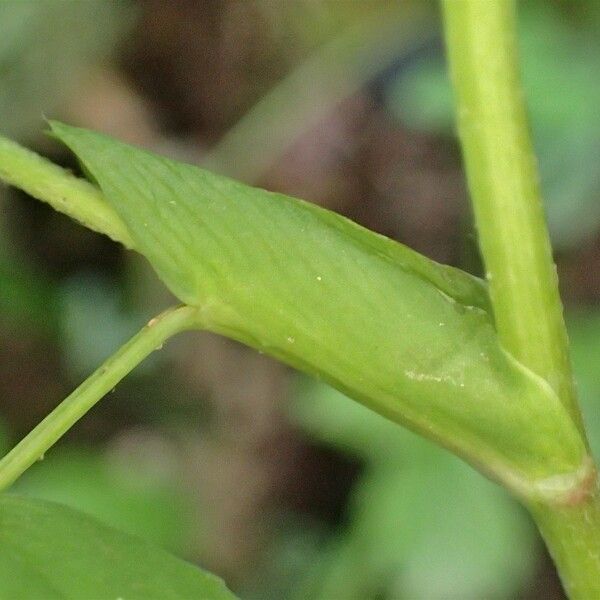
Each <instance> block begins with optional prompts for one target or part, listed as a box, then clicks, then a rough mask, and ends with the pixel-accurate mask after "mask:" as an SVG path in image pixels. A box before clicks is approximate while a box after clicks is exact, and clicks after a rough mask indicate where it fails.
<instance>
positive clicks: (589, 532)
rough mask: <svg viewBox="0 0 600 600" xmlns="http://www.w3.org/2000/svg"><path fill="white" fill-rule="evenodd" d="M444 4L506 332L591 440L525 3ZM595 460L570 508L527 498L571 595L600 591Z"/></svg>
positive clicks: (465, 141)
mask: <svg viewBox="0 0 600 600" xmlns="http://www.w3.org/2000/svg"><path fill="white" fill-rule="evenodd" d="M443 7H444V17H445V26H446V36H447V45H448V57H449V61H450V68H451V74H452V77H453V82H454V87H455V91H456V96H457V114H458V124H459V133H460V138H461V143H462V148H463V154H464V158H465V163H466V169H467V179H468V182H469V188H470V191H471V196H472V201H473V206H474V209H475V217H476V222H477V225H478V229H479V242H480V247H481V251H482V255H483V259H484V263H485V266H486V270H487V274H488V275H487V277H488V281H489V284H490V296H491V300H492V305H493V307H494V315H495V319H496V323H497V328H498V335H499V337H500V340H501V342H502V344H503V346H504V347H505V348H506V349H507V350H508V351H509V352H511V353H512V354H513V355H514V356H516V357H517V358H518V359H519V360H520V361H521V362H522V363H524V364H525V365H526V366H527V367H528V368H530V369H531V370H533V371H534V372H536V373H537V374H538V375H540V376H541V377H543V378H544V379H545V380H546V381H547V382H548V383H549V384H550V386H552V388H553V389H554V390H555V391H556V393H557V394H558V396H559V397H560V400H561V402H562V403H563V405H564V406H565V408H566V409H567V410H568V411H569V413H570V414H571V418H572V419H573V422H574V423H576V424H577V426H578V427H579V429H580V431H581V432H582V437H583V438H584V439H585V432H584V428H583V423H582V419H581V415H580V411H579V406H578V403H577V399H576V396H575V390H574V384H573V377H572V374H571V368H570V364H569V356H568V339H567V334H566V328H565V324H564V320H563V316H562V305H561V301H560V296H559V293H558V283H557V277H556V269H555V267H554V263H553V260H552V253H551V248H550V242H549V237H548V231H547V228H546V224H545V220H544V215H543V210H542V204H541V198H540V194H539V190H538V174H537V170H536V166H535V157H534V155H533V151H532V148H531V141H530V139H529V132H528V127H527V121H526V114H525V106H524V102H523V94H522V91H521V85H520V79H519V72H518V61H517V43H516V39H515V31H516V4H515V2H514V1H510V0H497V1H496V2H489V3H484V2H481V1H479V0H460V1H459V0H456V1H452V0H445V1H444V3H443ZM530 427H531V428H535V427H537V422H536V421H535V420H532V421H531V424H530ZM586 443H587V442H586ZM589 465H590V468H589V472H588V474H587V476H586V477H585V478H584V479H582V481H581V486H580V488H579V490H576V489H574V490H573V493H572V494H571V497H570V498H569V499H568V502H566V503H565V505H563V506H558V505H556V504H552V503H537V502H529V503H528V504H529V508H530V511H531V513H532V515H533V517H534V519H535V521H536V523H537V524H538V526H539V528H540V530H541V532H542V535H543V536H544V539H545V540H546V543H547V545H548V549H549V551H550V554H551V555H552V557H553V558H554V560H555V562H556V565H557V567H558V571H559V573H560V576H561V579H562V581H563V584H564V586H565V589H566V590H567V593H568V594H569V595H570V597H571V598H581V599H586V600H587V599H590V598H597V597H598V596H599V595H600V508H599V507H600V490H599V489H598V479H597V474H596V471H595V468H594V465H593V462H592V461H591V459H590V463H589Z"/></svg>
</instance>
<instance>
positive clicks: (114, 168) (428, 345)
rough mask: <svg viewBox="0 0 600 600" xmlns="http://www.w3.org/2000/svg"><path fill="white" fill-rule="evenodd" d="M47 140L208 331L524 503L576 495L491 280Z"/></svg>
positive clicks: (78, 145)
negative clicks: (342, 396) (506, 341)
mask: <svg viewBox="0 0 600 600" xmlns="http://www.w3.org/2000/svg"><path fill="white" fill-rule="evenodd" d="M52 129H53V133H54V135H55V136H56V137H58V138H59V139H61V140H62V141H63V142H64V143H66V144H67V145H68V146H69V147H70V148H71V149H72V150H73V151H74V152H75V154H76V155H77V156H78V158H79V159H80V160H81V161H82V163H83V165H84V167H85V169H86V170H87V171H88V172H89V173H90V174H91V175H92V176H93V177H94V179H95V180H96V181H97V182H98V185H99V186H100V188H101V190H102V192H103V194H104V196H105V198H106V201H107V202H108V203H109V204H111V205H112V207H113V208H114V210H115V211H116V212H117V213H118V214H119V216H120V217H121V218H122V220H123V222H124V224H125V225H126V227H127V229H128V230H129V232H130V234H131V237H132V238H133V240H134V244H135V247H136V248H137V249H138V250H139V251H140V252H142V253H143V254H144V255H145V256H146V257H147V258H148V259H149V260H150V262H151V263H152V265H153V266H154V268H155V269H156V271H157V273H158V274H159V276H160V277H161V278H162V279H163V281H164V282H165V283H166V284H167V286H168V287H169V288H170V289H171V291H173V293H175V294H176V295H177V296H178V297H179V298H180V299H181V300H183V301H184V302H186V303H187V304H190V305H192V306H196V307H197V308H198V309H199V310H198V323H197V325H198V327H199V328H206V329H210V330H212V331H215V332H218V333H222V334H225V335H228V336H230V337H232V338H235V339H238V340H240V341H242V342H244V343H247V344H248V345H251V346H253V347H255V348H257V349H259V350H261V351H263V352H266V353H268V354H270V355H272V356H275V357H277V358H279V359H281V360H283V361H285V362H287V363H288V364H291V365H293V366H295V367H297V368H299V369H301V370H304V371H306V372H308V373H310V374H312V375H316V376H319V377H323V378H324V379H325V380H327V381H328V382H329V383H331V384H333V385H334V386H335V387H338V388H339V389H341V390H343V391H345V392H346V393H347V394H348V395H349V396H351V397H353V398H355V399H357V400H359V401H361V402H363V403H364V404H366V405H367V406H369V407H370V408H372V409H374V410H376V411H378V412H380V413H382V414H384V415H386V416H388V417H390V418H391V419H393V420H395V421H397V422H400V423H403V424H405V425H407V426H409V427H411V428H412V429H415V430H417V431H419V432H421V433H423V434H425V435H426V436H427V437H429V438H432V439H435V440H437V441H439V442H440V443H442V444H443V445H445V446H447V447H450V448H452V449H453V450H455V451H456V452H457V453H459V454H460V455H462V456H463V457H465V458H467V460H470V461H471V462H472V463H474V464H476V465H477V466H478V467H479V468H480V469H481V470H483V471H484V472H486V473H488V474H489V475H491V476H492V477H494V478H496V479H499V480H501V481H502V482H503V483H504V484H505V485H507V486H508V487H510V488H511V489H512V490H513V491H515V492H516V493H518V494H521V495H525V496H528V497H549V498H553V499H555V500H557V499H559V498H560V497H561V496H562V495H563V494H564V493H568V491H569V489H570V488H572V487H573V486H576V485H577V484H578V481H579V479H580V478H581V477H582V476H583V473H584V472H585V470H586V469H587V463H586V462H585V456H586V453H585V448H584V445H583V442H582V440H581V438H580V436H579V433H578V432H577V429H576V428H575V426H574V425H573V423H572V421H571V420H570V419H569V417H568V414H567V413H566V411H565V410H564V408H563V407H562V405H561V404H560V402H559V400H558V398H557V397H556V395H555V394H554V393H553V391H552V389H551V387H550V386H548V385H547V384H545V382H543V381H542V380H541V379H540V378H538V377H536V376H535V375H533V374H532V373H531V372H529V371H528V370H527V369H525V368H524V367H523V366H522V365H520V364H519V363H518V362H516V361H515V360H514V359H513V358H512V357H510V356H509V355H508V354H506V353H505V352H504V351H503V350H502V348H501V347H500V344H499V343H498V338H497V336H496V333H495V330H494V326H493V322H492V319H491V317H490V315H489V314H488V312H486V310H485V308H486V307H487V300H486V295H485V292H484V288H483V287H482V284H481V282H479V281H478V280H476V279H475V278H473V277H470V276H468V275H466V274H464V273H462V272H460V271H457V270H456V269H450V268H448V267H443V266H440V265H437V264H436V263H434V262H432V261H429V260H428V259H426V258H424V257H422V256H420V255H418V254H416V253H415V252H413V251H411V250H409V249H407V248H405V247H404V246H402V245H400V244H397V243H395V242H393V241H391V240H389V239H387V238H384V237H382V236H379V235H376V234H374V233H372V232H370V231H368V230H365V229H363V228H362V227H359V226H358V225H356V224H354V223H352V222H350V221H348V220H347V219H344V218H342V217H340V216H338V215H335V214H334V213H331V212H329V211H325V210H323V209H320V208H317V207H315V206H313V205H310V204H307V203H304V202H301V201H298V200H294V199H292V198H289V197H286V196H282V195H279V194H272V193H268V192H265V191H263V190H258V189H254V188H250V187H247V186H244V185H242V184H239V183H236V182H234V181H231V180H229V179H226V178H223V177H219V176H215V175H213V174H211V173H209V172H207V171H203V170H201V169H198V168H196V167H193V166H190V165H185V164H182V163H177V162H174V161H170V160H167V159H164V158H161V157H158V156H155V155H153V154H150V153H147V152H144V151H141V150H139V149H136V148H133V147H131V146H128V145H126V144H123V143H121V142H117V141H115V140H112V139H110V138H108V137H105V136H103V135H100V134H96V133H93V132H89V131H86V130H82V129H77V128H73V127H68V126H66V125H62V124H59V123H52ZM531 422H535V423H536V427H535V429H532V428H531V427H530V423H531Z"/></svg>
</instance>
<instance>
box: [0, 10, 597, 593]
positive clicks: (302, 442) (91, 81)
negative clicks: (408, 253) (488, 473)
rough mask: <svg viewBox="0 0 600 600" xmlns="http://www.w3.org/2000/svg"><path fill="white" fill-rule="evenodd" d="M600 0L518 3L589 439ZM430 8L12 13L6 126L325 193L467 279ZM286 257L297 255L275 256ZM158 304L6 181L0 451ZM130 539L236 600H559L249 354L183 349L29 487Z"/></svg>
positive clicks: (389, 455) (421, 470) (381, 448)
mask: <svg viewBox="0 0 600 600" xmlns="http://www.w3.org/2000/svg"><path fill="white" fill-rule="evenodd" d="M599 7H600V4H598V3H597V2H596V1H595V0H572V1H568V0H560V1H559V0H553V1H552V2H545V1H543V0H529V1H524V2H522V3H520V4H519V8H520V28H521V31H520V34H521V46H522V48H521V50H522V58H523V77H524V82H525V88H526V95H527V100H528V103H529V106H530V112H531V119H532V126H533V131H534V137H535V142H536V146H537V148H538V153H539V160H540V169H541V173H542V183H543V187H544V191H545V197H546V202H547V212H548V218H549V223H550V227H551V233H552V237H553V241H554V244H555V249H556V259H557V263H558V268H559V275H560V278H561V284H562V288H563V297H564V299H565V303H566V307H567V316H568V321H569V325H570V329H571V333H572V345H573V360H574V364H575V367H576V372H577V377H578V383H579V389H580V395H581V398H582V402H583V403H584V410H585V412H586V416H587V418H588V424H589V428H590V435H591V438H592V444H593V446H594V447H595V448H598V447H599V446H600V411H599V410H598V409H597V407H596V406H595V405H596V404H597V402H598V400H599V395H600V383H599V381H600V378H599V377H597V370H598V365H600V311H599V309H598V301H599V299H600V279H599V277H598V275H597V274H598V272H599V270H598V267H599V263H600V235H599V233H600V202H599V190H600V167H599V166H598V160H597V159H598V150H599V149H600V112H599V111H598V106H599V105H600V42H599V41H598V40H600V36H599V35H598V34H599V33H600V8H599ZM443 61H444V59H443V42H442V38H441V31H440V23H439V15H438V12H437V7H436V4H435V3H434V2H427V1H424V0H414V1H410V0H404V1H386V0H369V1H359V0H285V1H284V0H280V1H277V0H252V1H242V0H237V1H236V0H195V1H194V0H176V1H167V0H139V1H137V2H134V1H131V2H116V1H107V0H97V1H96V0H80V1H78V0H64V1H63V0H41V1H39V2H34V1H33V0H31V1H26V2H20V1H17V0H5V2H3V3H2V4H0V131H1V132H2V133H3V134H5V135H10V136H11V137H14V138H16V139H18V140H19V141H21V142H22V143H25V144H27V145H29V146H30V147H33V148H35V149H36V150H38V151H39V152H41V153H43V154H45V155H47V156H49V157H50V158H52V159H53V160H55V161H57V162H59V163H60V164H63V165H66V166H68V167H70V168H72V169H74V170H76V169H77V166H76V164H75V163H74V161H73V159H72V158H71V157H70V156H69V155H68V154H67V153H66V152H65V151H64V150H63V149H62V148H60V147H59V146H58V145H57V144H55V143H54V142H52V141H51V140H49V139H48V138H46V137H44V136H43V135H42V130H43V129H44V127H45V124H44V121H43V116H46V117H52V118H58V119H61V120H64V121H66V122H69V123H72V124H77V125H81V126H84V127H88V128H91V129H96V130H100V131H104V132H107V133H109V134H111V135H113V136H115V137H118V138H120V139H123V140H125V141H128V142H131V143H134V144H137V145H140V146H144V147H147V148H150V149H152V150H153V151H156V152H159V153H163V154H166V155H169V156H171V157H175V158H178V159H180V160H184V161H187V162H191V163H194V164H198V165H201V166H206V167H208V168H211V169H213V170H216V171H219V172H221V173H225V174H227V175H230V176H232V177H235V178H238V179H241V180H243V181H245V182H247V183H250V184H253V185H258V186H261V187H264V188H267V189H270V190H277V191H281V192H285V193H287V194H290V195H293V196H297V197H301V198H303V199H306V200H309V201H311V202H315V203H317V204H320V205H322V206H325V207H327V208H330V209H332V210H335V211H337V212H340V213H342V214H344V215H346V216H348V217H350V218H352V219H354V220H356V221H358V222H359V223H361V224H363V225H365V226H367V227H369V228H371V229H374V230H375V231H378V232H380V233H383V234H385V235H387V236H389V237H392V238H394V239H396V240H398V241H401V242H403V243H405V244H407V245H409V246H411V247H413V248H415V249H416V250H418V251H420V252H422V253H424V254H426V255H427V256H429V257H431V258H433V259H435V260H438V261H440V262H444V263H448V264H452V265H456V266H459V267H461V268H463V269H466V270H468V271H471V272H473V273H476V274H477V273H479V269H480V261H479V257H478V254H477V249H476V241H475V237H474V232H473V226H472V221H471V217H470V212H469V207H468V197H467V192H466V189H465V184H464V179H463V174H462V167H461V160H460V153H459V149H458V146H457V141H456V138H455V136H454V133H453V124H452V119H453V117H452V99H451V92H450V89H449V84H448V81H447V77H446V74H445V68H444V62H443ZM282 251H285V249H282ZM169 302H170V298H169V294H168V292H167V291H166V290H165V289H164V288H163V286H162V284H161V283H160V282H159V281H158V280H157V279H156V277H155V276H154V274H153V272H152V271H151V269H150V268H149V267H148V265H147V264H146V263H145V262H144V260H143V259H142V258H140V257H139V256H137V255H133V254H131V253H128V252H126V251H125V250H124V249H122V248H121V247H119V246H117V245H116V244H114V243H112V242H110V241H109V240H108V239H105V238H103V237H101V236H99V235H96V234H94V233H92V232H89V231H87V230H85V229H83V228H82V227H80V226H78V225H77V224H75V223H73V222H70V221H69V220H68V219H67V218H65V217H63V216H61V215H58V214H55V213H53V212H52V210H50V209H49V208H47V207H46V206H44V205H42V204H40V203H38V202H36V201H34V200H32V199H30V198H27V197H25V196H24V195H23V194H21V193H19V192H16V191H14V190H9V189H7V188H2V189H0V419H1V422H0V423H1V425H2V433H0V442H1V445H2V446H4V447H5V448H8V447H9V446H10V445H11V444H13V443H14V442H15V441H16V440H17V439H18V438H19V437H20V436H22V435H24V434H25V433H26V432H27V431H29V430H30V429H31V427H33V426H34V425H35V424H36V423H37V422H38V421H39V420H40V419H41V418H42V417H43V416H44V415H45V414H47V412H48V411H49V410H50V409H51V408H52V407H53V406H55V405H56V404H57V403H58V402H59V401H60V400H61V399H62V398H63V397H64V396H65V395H66V394H67V393H68V392H69V391H70V390H71V389H72V388H73V387H74V386H76V385H77V384H78V383H79V382H80V381H81V380H82V379H83V378H84V377H85V376H86V375H87V374H89V373H90V372H91V371H92V370H93V369H94V368H95V367H96V366H97V365H98V364H99V363H100V362H101V361H102V360H103V359H104V358H106V357H107V356H108V355H109V354H110V353H112V352H113V351H114V350H115V349H116V348H117V347H118V346H119V345H120V344H121V343H123V342H124V341H125V340H126V339H127V338H128V337H129V336H130V335H132V334H133V333H134V332H135V331H136V330H137V329H138V328H139V327H141V325H142V324H143V323H145V321H146V320H147V319H148V318H150V317H151V316H152V315H153V314H155V313H156V312H158V311H159V310H161V309H162V308H164V307H165V306H167V305H168V304H169ZM15 489H17V490H18V491H20V492H22V493H28V494H32V495H36V496H39V497H44V498H50V499H55V500H59V501H62V502H64V503H68V504H71V505H73V506H76V507H78V508H80V509H82V510H85V511H87V512H90V513H92V514H95V515H96V516H97V517H99V518H101V519H103V520H104V521H106V522H108V523H111V524H113V525H115V526H117V527H120V528H122V529H126V530H128V531H133V532H134V533H138V534H140V535H143V536H145V537H147V538H149V539H151V540H153V541H155V542H157V543H159V544H161V545H163V546H164V547H166V548H168V549H170V550H172V551H173V552H175V553H177V554H179V555H180V556H183V557H185V558H187V559H189V560H192V561H195V562H198V563H199V564H202V565H204V566H206V567H208V568H209V569H211V570H214V571H215V572H217V573H218V574H220V575H222V576H223V577H225V579H226V580H227V582H228V584H229V585H230V586H231V587H232V589H234V590H235V591H236V592H237V593H239V594H240V595H241V597H243V598H249V599H253V598H257V599H258V598H261V599H262V598H268V599H270V598H273V599H279V598H295V599H311V598H315V599H316V598H319V599H325V600H327V599H333V600H335V599H338V598H339V599H340V600H352V599H357V600H358V599H361V600H362V599H367V598H372V599H404V598H406V599H415V598H423V599H427V600H429V599H436V598H439V599H442V598H443V599H447V598H456V599H461V600H462V599H469V598H473V599H475V598H482V597H485V598H498V599H504V598H531V599H534V598H545V599H546V598H562V597H563V596H562V592H561V590H560V586H559V584H558V582H557V579H556V575H555V574H554V570H553V567H552V565H551V563H550V561H549V559H548V558H547V556H546V555H545V553H544V550H543V546H542V544H541V542H540V541H539V539H538V537H537V534H536V533H535V531H534V529H533V527H532V526H531V524H530V523H529V521H528V519H527V517H526V516H525V515H524V514H523V513H522V511H521V510H520V509H519V508H518V507H517V505H516V504H515V503H513V501H512V500H510V499H509V498H508V497H507V496H506V495H505V494H504V493H503V492H502V491H501V490H499V489H498V488H496V487H495V486H494V485H492V484H490V483H488V482H486V481H484V480H483V479H482V478H481V477H480V476H479V475H477V474H475V473H473V472H472V471H471V470H470V469H469V468H468V467H466V466H464V465H462V464H461V463H459V462H458V461H457V460H455V459H453V458H452V457H449V456H447V455H446V454H445V453H443V452H442V451H440V450H438V449H436V448H433V447H432V446H430V445H429V444H428V443H425V442H422V441H420V440H418V439H417V438H415V437H414V436H412V435H411V434H408V433H406V432H403V431H402V430H400V429H399V428H396V427H395V426H393V425H391V424H388V423H387V422H385V421H384V420H383V419H382V418H380V417H377V416H374V415H371V414H370V413H368V412H367V411H366V410H365V409H362V408H360V407H358V406H355V405H354V404H353V403H351V401H349V400H347V399H345V398H343V397H342V396H341V395H340V394H339V393H337V392H334V391H332V390H330V389H329V388H327V387H326V386H324V385H323V384H320V383H316V382H311V381H309V380H307V379H306V378H304V377H301V376H299V375H298V374H295V373H293V372H291V371H290V370H289V369H287V368H285V367H283V366H281V365H279V364H277V363H275V362H273V361H272V360H270V359H268V358H265V357H264V356H260V355H258V354H256V353H255V352H252V351H249V350H247V349H246V348H244V347H242V346H240V345H238V344H236V343H234V342H231V341H229V340H226V339H223V338H219V337H216V336H212V335H208V334H195V335H191V334H186V335H184V336H183V337H181V339H179V338H178V339H176V340H174V341H173V342H171V343H170V344H169V345H168V346H167V347H165V349H164V350H162V351H161V352H159V353H155V355H154V356H152V357H151V358H150V359H149V360H148V361H146V363H144V365H142V366H141V367H140V368H138V369H137V370H136V371H135V372H134V373H133V374H132V375H130V376H129V377H128V378H127V379H126V380H125V381H123V382H122V383H121V384H120V385H119V386H118V387H117V388H116V390H115V391H114V393H112V394H110V395H109V396H108V397H107V398H105V399H104V400H103V401H102V402H101V403H100V404H99V405H98V406H97V407H96V408H95V409H94V410H92V411H91V412H90V413H89V414H88V415H87V416H86V417H85V418H84V419H83V420H82V421H81V422H80V423H79V424H78V426H77V427H76V428H74V429H73V430H72V431H71V432H70V433H69V434H68V435H67V436H66V437H65V439H64V440H63V441H61V442H60V443H59V444H58V445H57V446H56V448H55V449H53V450H52V451H51V452H50V453H49V454H48V456H47V457H46V459H45V460H44V461H43V462H42V463H39V464H38V465H36V466H35V467H33V468H32V469H31V470H30V471H29V472H28V473H27V474H26V475H25V476H24V477H23V478H22V480H20V481H19V482H18V484H17V486H16V488H15Z"/></svg>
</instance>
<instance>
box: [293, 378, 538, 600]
mask: <svg viewBox="0 0 600 600" xmlns="http://www.w3.org/2000/svg"><path fill="white" fill-rule="evenodd" d="M292 414H293V418H294V420H295V421H296V422H298V423H300V424H302V426H303V427H305V428H306V429H307V430H308V431H309V432H310V433H311V434H313V435H316V436H317V437H318V438H319V439H321V440H323V441H326V442H329V443H333V444H335V445H336V446H337V447H338V448H340V449H341V450H343V451H345V452H350V453H352V454H355V455H358V456H361V457H362V458H363V459H364V460H366V464H365V468H364V474H363V476H362V477H361V478H360V479H359V481H358V482H357V485H356V488H355V491H354V493H353V496H352V499H351V508H350V513H349V525H348V527H347V528H346V530H345V531H344V532H343V533H342V534H341V537H340V538H339V539H338V540H337V541H336V542H334V543H332V546H331V549H330V556H329V561H328V567H327V568H325V569H323V568H322V566H321V568H320V573H318V576H319V577H318V578H317V579H318V581H319V580H320V583H319V584H315V583H314V582H313V583H312V588H313V589H314V588H316V589H317V590H318V592H315V593H313V596H314V597H316V598H322V599H323V600H324V599H326V598H328V597H333V596H332V594H333V593H334V591H335V590H343V595H344V596H343V597H344V598H347V599H348V600H350V599H356V600H358V599H362V600H365V599H367V598H375V597H382V594H383V597H385V598H399V599H400V598H407V599H411V600H416V599H427V600H435V599H440V600H442V599H451V598H455V599H457V600H458V599H460V600H465V599H471V598H472V599H475V598H482V597H485V598H498V599H499V598H511V597H514V595H515V594H516V593H517V592H518V591H519V590H520V589H521V587H522V586H523V584H524V582H525V580H526V578H527V577H528V576H530V575H531V573H532V571H533V568H534V566H535V561H536V556H537V555H536V552H535V551H534V548H535V542H536V536H535V532H534V529H533V527H532V526H531V525H530V524H529V522H528V520H527V518H526V515H525V514H524V513H523V512H522V510H521V509H520V508H519V506H518V505H517V504H516V503H515V502H514V501H513V500H512V499H510V498H509V497H508V496H507V494H506V493H505V492H504V491H503V490H502V489H500V488H499V487H497V486H495V485H493V484H491V483H490V482H488V481H486V480H485V479H483V478H482V477H481V476H480V475H478V474H477V473H475V472H474V471H472V470H471V469H470V468H469V467H467V466H466V465H464V464H463V463H461V462H460V461H459V460H457V459H456V458H455V457H453V456H451V455H450V454H448V453H444V452H443V451H441V450H440V449H438V448H436V447H435V446H433V445H431V444H430V443H428V442H426V441H425V440H422V439H421V438H418V437H417V436H414V435H412V434H410V433H408V432H404V431H402V430H400V429H399V428H397V427H395V426H394V425H393V424H391V423H389V422H387V421H385V420H384V419H382V418H381V417H380V416H378V415H376V414H374V413H371V412H369V411H367V410H366V409H365V408H364V407H361V406H358V405H352V404H350V403H348V402H347V399H346V398H344V397H343V395H342V394H340V393H339V392H337V391H335V390H333V389H331V388H328V387H326V386H324V385H322V384H318V383H311V382H307V381H304V382H302V384H301V386H300V388H299V389H298V398H297V401H296V402H295V403H294V405H293V408H292ZM312 577H313V578H314V577H315V574H312ZM313 596H311V597H313Z"/></svg>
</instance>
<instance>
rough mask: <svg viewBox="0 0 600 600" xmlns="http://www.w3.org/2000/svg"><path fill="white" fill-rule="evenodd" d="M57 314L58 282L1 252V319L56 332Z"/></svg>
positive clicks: (39, 330) (42, 330)
mask: <svg viewBox="0 0 600 600" xmlns="http://www.w3.org/2000/svg"><path fill="white" fill-rule="evenodd" d="M57 317H58V311H57V302H56V289H55V287H54V285H53V284H52V283H51V282H49V281H48V280H46V278H45V277H44V276H43V275H41V274H40V273H33V272H32V271H31V268H30V267H29V266H28V265H26V264H24V263H23V261H20V260H17V259H14V258H13V257H11V256H10V255H9V254H2V253H0V322H4V323H7V324H10V325H12V326H14V325H15V324H17V327H23V326H29V327H31V328H32V329H35V330H37V331H38V332H41V333H44V334H52V333H55V332H56V329H57V325H58V318H57Z"/></svg>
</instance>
